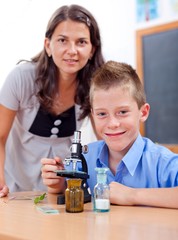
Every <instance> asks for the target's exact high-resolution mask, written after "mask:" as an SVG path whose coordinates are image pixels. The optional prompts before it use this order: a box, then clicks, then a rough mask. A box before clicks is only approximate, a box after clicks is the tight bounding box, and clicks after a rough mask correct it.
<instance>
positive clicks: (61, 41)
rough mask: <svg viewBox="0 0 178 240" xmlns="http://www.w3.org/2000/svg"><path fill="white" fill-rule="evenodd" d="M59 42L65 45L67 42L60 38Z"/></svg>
mask: <svg viewBox="0 0 178 240" xmlns="http://www.w3.org/2000/svg"><path fill="white" fill-rule="evenodd" d="M58 42H60V43H65V42H66V39H64V38H60V39H58Z"/></svg>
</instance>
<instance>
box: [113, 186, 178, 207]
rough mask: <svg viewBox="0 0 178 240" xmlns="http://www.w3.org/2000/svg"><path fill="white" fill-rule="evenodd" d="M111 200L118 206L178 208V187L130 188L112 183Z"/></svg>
mask: <svg viewBox="0 0 178 240" xmlns="http://www.w3.org/2000/svg"><path fill="white" fill-rule="evenodd" d="M110 200H111V203H113V204H117V205H145V206H154V207H164V208H178V187H172V188H130V187H126V186H124V185H122V184H120V183H117V182H112V183H110Z"/></svg>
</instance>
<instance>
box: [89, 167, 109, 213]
mask: <svg viewBox="0 0 178 240" xmlns="http://www.w3.org/2000/svg"><path fill="white" fill-rule="evenodd" d="M95 170H96V172H97V184H96V185H95V187H94V199H93V204H94V211H95V212H108V211H109V210H110V200H109V191H110V190H109V185H108V184H107V175H106V172H107V171H108V168H95Z"/></svg>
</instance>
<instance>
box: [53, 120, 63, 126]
mask: <svg viewBox="0 0 178 240" xmlns="http://www.w3.org/2000/svg"><path fill="white" fill-rule="evenodd" d="M61 122H62V121H61V120H60V119H58V120H56V121H55V122H54V125H55V126H59V125H60V124H61Z"/></svg>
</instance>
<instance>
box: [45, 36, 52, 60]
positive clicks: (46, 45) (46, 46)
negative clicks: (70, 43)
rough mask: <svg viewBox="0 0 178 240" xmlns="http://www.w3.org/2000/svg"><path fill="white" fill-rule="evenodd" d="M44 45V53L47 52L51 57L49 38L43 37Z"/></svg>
mask: <svg viewBox="0 0 178 240" xmlns="http://www.w3.org/2000/svg"><path fill="white" fill-rule="evenodd" d="M44 47H45V50H46V53H47V55H48V57H51V49H50V40H49V38H45V40H44Z"/></svg>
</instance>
